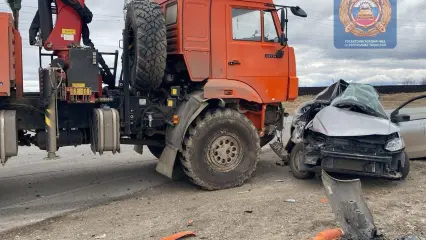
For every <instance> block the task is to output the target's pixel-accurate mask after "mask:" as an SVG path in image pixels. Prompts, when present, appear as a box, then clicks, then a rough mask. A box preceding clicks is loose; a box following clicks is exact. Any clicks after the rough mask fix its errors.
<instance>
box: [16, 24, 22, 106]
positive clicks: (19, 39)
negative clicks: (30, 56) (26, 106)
mask: <svg viewBox="0 0 426 240" xmlns="http://www.w3.org/2000/svg"><path fill="white" fill-rule="evenodd" d="M15 78H16V81H15V85H16V97H18V98H20V97H23V96H24V73H23V69H22V37H21V34H20V32H19V31H17V30H15Z"/></svg>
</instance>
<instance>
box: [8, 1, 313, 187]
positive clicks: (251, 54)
mask: <svg viewBox="0 0 426 240" xmlns="http://www.w3.org/2000/svg"><path fill="white" fill-rule="evenodd" d="M8 3H9V5H10V7H11V10H12V14H10V13H0V31H1V34H0V49H2V50H3V52H6V53H9V54H4V55H3V60H2V61H0V72H1V75H0V77H1V79H0V82H1V83H2V84H1V86H0V96H1V97H0V101H1V104H0V105H1V109H0V110H1V111H0V123H1V124H0V157H1V162H2V163H3V164H5V163H6V161H7V160H8V159H9V158H10V157H13V156H16V155H17V154H18V146H31V145H35V146H37V147H39V148H40V149H41V150H46V151H47V156H48V158H55V157H56V156H57V155H56V151H57V150H58V148H59V147H65V146H77V145H82V144H90V145H91V148H92V151H93V152H94V153H95V154H96V153H99V154H102V153H104V152H113V153H117V152H120V146H121V144H130V145H134V149H135V151H136V152H138V153H141V154H142V153H143V151H144V149H146V148H145V147H147V149H149V151H150V152H151V153H152V154H153V155H154V156H156V157H157V158H158V159H159V160H158V164H157V171H158V172H159V173H161V174H163V175H165V176H167V177H169V178H173V179H175V178H181V177H183V176H186V177H188V178H189V179H190V180H191V181H192V182H193V183H195V184H196V185H198V186H200V187H202V188H203V189H207V190H216V189H224V188H231V187H235V186H239V185H241V184H243V183H244V182H245V181H246V180H247V179H249V178H250V177H251V176H252V174H253V172H254V171H255V169H256V165H257V163H258V161H259V156H260V149H261V147H262V146H264V145H266V144H267V143H268V142H270V141H271V140H272V139H273V138H274V137H275V135H276V133H279V132H280V131H282V129H283V118H284V116H286V114H287V113H286V112H285V108H284V105H285V104H283V103H284V102H286V101H292V100H294V99H296V98H297V96H298V78H297V75H296V61H295V53H294V49H293V48H292V47H290V46H289V45H288V44H287V41H288V40H287V33H286V31H287V22H288V13H289V10H290V11H291V12H292V13H293V14H294V15H296V16H299V17H306V16H307V15H306V13H305V12H304V11H303V10H302V9H301V8H300V7H297V6H281V5H275V4H273V1H272V0H250V1H249V0H214V1H213V0H154V1H151V0H133V1H126V2H125V26H124V29H123V32H122V34H123V39H122V40H123V42H122V47H123V51H122V55H121V60H122V63H121V64H122V71H121V72H120V73H117V65H118V57H119V52H118V51H115V52H112V53H105V52H100V51H98V50H97V48H96V47H95V44H94V43H93V42H92V41H91V40H90V31H89V25H90V22H91V21H92V18H93V14H92V12H91V11H90V9H89V8H88V7H87V6H86V4H85V1H84V0H77V1H74V0H38V11H37V13H36V15H35V16H34V19H33V21H32V24H31V27H30V31H29V44H30V45H32V46H34V47H38V49H39V52H40V58H39V61H40V67H39V69H38V72H39V86H40V88H39V92H38V93H24V92H23V79H22V78H23V77H22V76H23V74H22V71H23V70H22V68H23V66H22V42H21V33H20V32H19V29H18V23H19V11H20V9H21V1H20V0H17V1H13V0H12V1H8ZM54 15H56V16H55V18H53V16H54ZM53 19H55V22H54V21H53ZM92 31H93V29H92ZM43 49H44V50H45V51H47V52H48V53H45V52H44V51H42V50H43ZM108 56H110V57H113V59H114V65H113V67H110V66H108V65H107V64H106V61H105V60H104V58H106V57H108ZM46 58H47V61H46V60H44V61H43V60H42V59H46ZM45 62H47V63H45ZM6 139H7V141H5V140H6Z"/></svg>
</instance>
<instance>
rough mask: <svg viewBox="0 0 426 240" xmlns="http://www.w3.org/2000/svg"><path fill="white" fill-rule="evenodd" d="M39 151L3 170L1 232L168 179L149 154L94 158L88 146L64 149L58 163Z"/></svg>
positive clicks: (26, 152)
mask: <svg viewBox="0 0 426 240" xmlns="http://www.w3.org/2000/svg"><path fill="white" fill-rule="evenodd" d="M45 155H46V153H45V152H44V151H40V150H38V149H37V148H33V147H31V148H20V149H19V156H18V157H14V158H11V159H10V162H8V164H6V165H5V166H4V167H0V216H1V219H0V231H4V230H7V229H10V228H14V227H19V226H23V225H27V224H30V223H34V222H37V221H41V220H44V219H46V218H49V217H52V216H55V215H58V214H61V213H64V212H67V211H71V210H75V209H79V208H84V207H89V206H92V205H96V204H99V203H102V202H105V201H108V200H111V199H114V198H117V197H121V196H125V195H127V194H131V193H133V192H136V191H140V190H143V189H147V188H150V187H153V186H157V185H161V184H163V183H166V182H168V181H169V180H168V179H167V178H165V177H163V176H162V175H160V174H158V173H156V172H155V164H156V160H155V158H154V156H152V155H151V154H150V153H149V151H146V152H145V153H144V155H142V156H141V155H138V154H136V153H133V149H132V147H130V146H123V147H122V154H116V155H112V154H104V155H103V156H99V155H96V156H95V155H94V154H93V153H92V152H91V151H90V148H89V147H88V146H84V147H78V148H74V147H67V148H63V149H60V151H59V155H60V157H61V158H60V159H58V160H45V159H44V157H45Z"/></svg>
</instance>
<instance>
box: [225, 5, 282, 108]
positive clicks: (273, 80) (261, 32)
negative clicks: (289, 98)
mask: <svg viewBox="0 0 426 240" xmlns="http://www.w3.org/2000/svg"><path fill="white" fill-rule="evenodd" d="M234 3H238V4H239V5H242V3H244V2H240V1H239V2H234ZM249 3H250V6H239V5H233V3H231V4H229V5H228V7H227V14H226V16H227V21H226V22H227V31H226V32H227V64H228V65H227V78H228V79H233V80H239V81H242V82H245V83H247V84H248V85H250V86H251V87H252V88H254V89H255V90H256V91H257V92H258V93H259V95H260V97H261V98H262V100H263V101H264V102H265V103H268V102H277V101H284V100H286V95H287V88H288V85H289V80H288V77H289V71H288V67H289V65H288V61H289V59H288V54H287V53H288V47H286V48H284V49H283V51H284V56H283V57H282V58H277V57H276V55H275V54H276V53H277V51H278V50H280V49H282V48H283V47H282V46H281V44H280V43H279V38H278V36H279V34H278V33H279V31H278V29H279V23H278V21H279V19H278V17H277V15H276V13H274V12H273V11H271V10H268V9H267V8H265V7H264V6H263V4H260V3H259V4H258V3H255V4H254V3H253V2H249ZM247 4H248V2H247ZM274 15H275V16H274Z"/></svg>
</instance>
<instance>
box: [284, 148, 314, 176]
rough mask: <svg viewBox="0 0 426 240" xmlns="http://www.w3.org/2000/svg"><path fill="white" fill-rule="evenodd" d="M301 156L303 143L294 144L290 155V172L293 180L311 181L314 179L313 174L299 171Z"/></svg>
mask: <svg viewBox="0 0 426 240" xmlns="http://www.w3.org/2000/svg"><path fill="white" fill-rule="evenodd" d="M302 154H303V143H298V144H296V145H295V146H294V147H293V149H292V151H291V154H290V170H291V173H292V174H293V176H294V177H295V178H298V179H311V178H314V177H315V172H305V171H299V165H300V157H301V155H302Z"/></svg>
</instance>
